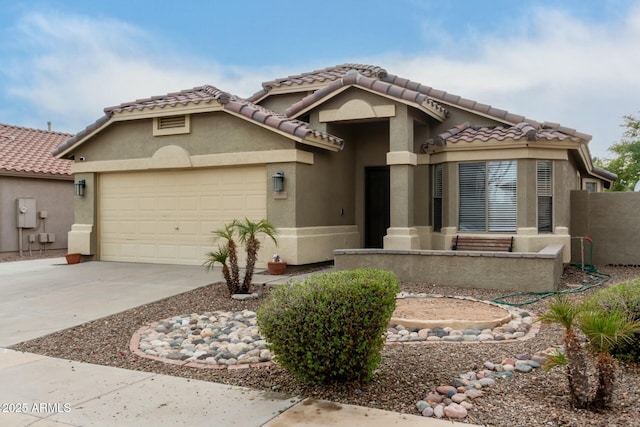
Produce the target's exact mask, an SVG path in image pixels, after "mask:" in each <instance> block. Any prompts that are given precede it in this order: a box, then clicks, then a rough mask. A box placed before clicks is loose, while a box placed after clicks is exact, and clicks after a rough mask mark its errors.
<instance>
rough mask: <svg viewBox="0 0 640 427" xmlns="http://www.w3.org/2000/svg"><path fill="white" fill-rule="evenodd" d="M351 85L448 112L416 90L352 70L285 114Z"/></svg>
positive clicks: (444, 112) (299, 110)
mask: <svg viewBox="0 0 640 427" xmlns="http://www.w3.org/2000/svg"><path fill="white" fill-rule="evenodd" d="M378 74H382V75H386V72H384V70H382V71H381V72H379V73H378ZM351 85H355V86H360V87H364V88H367V89H369V90H372V91H374V92H378V93H380V94H383V95H388V96H392V97H394V98H396V99H401V100H406V101H410V102H415V103H418V104H422V105H424V104H427V105H428V106H429V108H431V109H432V110H434V111H437V112H438V113H440V114H441V115H443V116H446V115H447V113H448V112H447V110H446V109H445V108H444V107H442V105H440V104H438V103H437V102H434V101H432V100H431V99H429V97H428V96H426V95H424V94H422V93H420V92H416V91H414V90H411V89H408V88H404V87H401V86H396V85H394V84H392V83H388V82H384V81H381V80H376V79H373V78H371V77H367V76H364V75H362V74H360V73H359V72H358V71H354V70H351V71H349V72H347V73H345V74H344V76H343V77H341V78H339V79H336V80H334V81H333V82H332V83H330V84H329V85H327V86H324V87H323V88H321V89H318V90H317V91H315V92H313V93H312V94H311V95H308V96H306V97H304V98H303V99H302V100H300V101H299V102H297V103H295V104H293V105H292V106H291V107H289V108H288V109H287V110H286V111H285V114H286V115H287V116H289V117H291V116H295V115H296V114H297V113H299V112H301V111H303V110H304V109H306V108H307V107H309V106H311V105H313V104H315V103H316V102H318V101H320V100H322V99H323V98H324V97H326V96H327V95H329V94H331V93H333V92H335V91H337V90H339V89H341V88H343V87H346V86H351Z"/></svg>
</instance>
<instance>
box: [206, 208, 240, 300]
mask: <svg viewBox="0 0 640 427" xmlns="http://www.w3.org/2000/svg"><path fill="white" fill-rule="evenodd" d="M235 227H236V221H235V220H233V221H232V222H231V223H230V224H225V226H224V228H221V229H218V230H214V231H213V234H214V235H215V236H217V237H218V238H222V239H225V240H226V241H227V242H226V253H227V257H228V259H229V267H227V269H228V270H229V276H225V281H226V282H227V287H228V288H229V291H230V292H231V293H232V294H234V293H235V291H236V290H237V289H238V287H239V286H240V268H239V267H238V249H237V245H236V242H235V240H233V235H234V233H235ZM210 259H211V258H210ZM207 262H208V261H207ZM207 262H205V264H206V263H207ZM214 262H218V261H214ZM225 266H227V264H226V259H225V262H224V263H223V268H222V269H223V275H224V267H225Z"/></svg>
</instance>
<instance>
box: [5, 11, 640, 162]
mask: <svg viewBox="0 0 640 427" xmlns="http://www.w3.org/2000/svg"><path fill="white" fill-rule="evenodd" d="M343 63H360V64H372V65H378V66H380V67H382V68H384V69H386V70H387V71H388V72H389V73H390V74H396V75H399V76H401V77H404V78H409V79H411V80H415V81H417V82H420V83H422V84H424V85H427V86H431V87H434V88H436V89H440V90H444V91H447V92H449V93H452V94H456V95H459V96H462V97H464V98H468V99H473V100H476V101H479V102H482V103H485V104H490V105H492V106H494V107H496V108H500V109H503V110H508V111H510V112H512V113H516V114H521V115H524V116H526V117H529V118H531V119H534V120H537V121H540V122H545V121H547V122H553V123H560V124H562V125H563V126H566V127H570V128H574V129H577V130H578V131H580V132H582V133H586V134H589V135H592V136H593V139H592V141H591V143H590V144H589V148H590V150H591V154H592V155H593V156H596V157H599V158H610V157H613V154H612V153H610V152H608V148H609V147H610V146H611V145H613V144H614V143H616V142H618V141H620V138H621V137H622V134H623V132H624V128H623V127H622V125H623V124H624V119H623V117H624V116H627V115H637V114H639V113H640V0H437V1H436V0H393V1H389V0H385V1H381V0H367V1H359V0H351V1H350V0H324V1H321V2H305V1H300V0H295V1H289V0H270V1H251V0H245V1H222V0H181V1H176V0H172V1H168V0H126V1H124V0H109V1H87V0H28V1H27V0H25V1H20V0H14V1H11V0H0V123H4V124H12V125H18V126H26V127H33V128H38V129H46V128H47V122H49V121H50V122H52V128H53V130H56V131H61V132H68V133H72V134H75V133H77V132H79V131H81V130H82V129H84V128H85V127H86V126H88V125H90V124H91V123H93V122H94V121H95V120H97V119H98V118H100V117H101V116H102V115H103V109H104V108H106V107H110V106H113V105H117V104H120V103H123V102H128V101H133V100H135V99H140V98H147V97H150V96H154V95H163V94H166V93H169V92H174V91H179V90H183V89H189V88H192V87H196V86H201V85H203V84H210V85H213V86H216V87H217V88H219V89H222V90H224V91H227V92H231V93H234V94H236V95H239V96H250V95H252V94H253V93H255V92H257V91H259V90H260V89H261V83H262V82H264V81H268V80H273V79H275V78H279V77H285V76H288V75H292V74H299V73H302V72H307V71H312V70H316V69H321V68H325V67H328V66H333V65H337V64H343Z"/></svg>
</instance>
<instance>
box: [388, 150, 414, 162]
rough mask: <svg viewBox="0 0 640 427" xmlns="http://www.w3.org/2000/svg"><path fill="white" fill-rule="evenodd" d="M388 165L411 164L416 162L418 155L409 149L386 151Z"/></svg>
mask: <svg viewBox="0 0 640 427" xmlns="http://www.w3.org/2000/svg"><path fill="white" fill-rule="evenodd" d="M387 164H388V165H412V166H415V165H417V164H418V155H417V154H416V153H412V152H410V151H390V152H388V153H387Z"/></svg>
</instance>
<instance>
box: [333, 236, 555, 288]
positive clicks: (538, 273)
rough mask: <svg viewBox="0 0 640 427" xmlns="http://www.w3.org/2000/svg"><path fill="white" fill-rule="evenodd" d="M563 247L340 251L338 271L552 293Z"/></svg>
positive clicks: (336, 263) (448, 283)
mask: <svg viewBox="0 0 640 427" xmlns="http://www.w3.org/2000/svg"><path fill="white" fill-rule="evenodd" d="M562 249H563V245H560V244H556V245H549V246H547V247H545V248H544V249H542V250H541V251H539V252H535V253H534V252H471V251H469V252H467V251H434V250H407V251H402V250H384V249H339V250H335V251H334V252H333V254H334V259H335V268H336V270H351V269H356V268H382V269H385V270H390V271H393V272H394V273H395V274H396V275H397V276H398V278H399V279H400V280H401V281H403V282H425V283H434V284H437V285H449V286H459V287H465V288H484V289H502V290H505V291H514V292H515V291H554V290H558V289H559V287H560V276H561V275H562V269H563V263H562Z"/></svg>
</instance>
